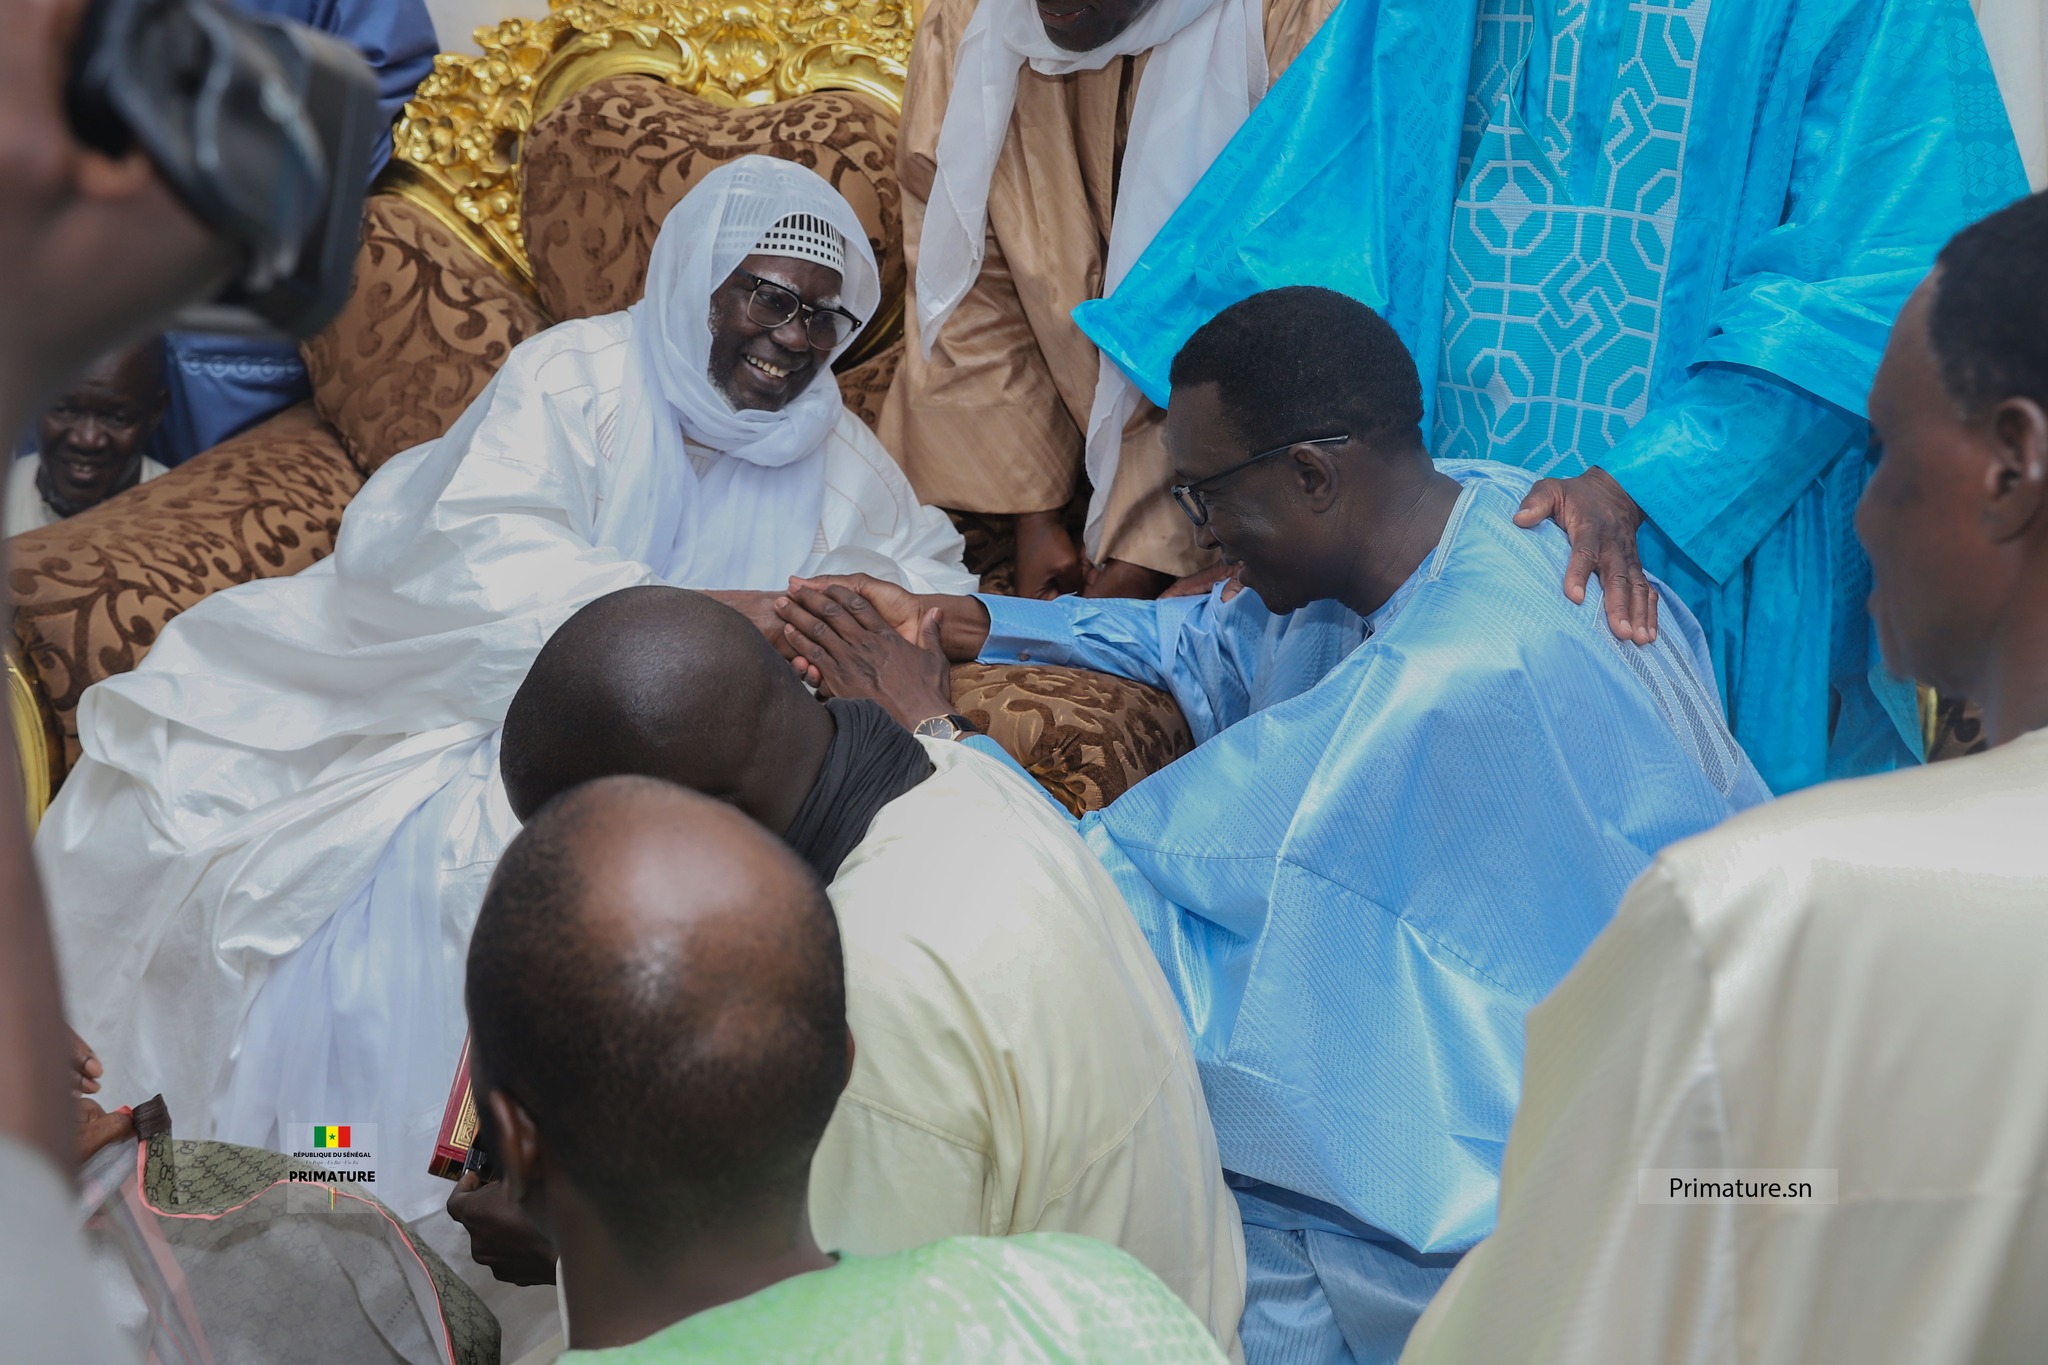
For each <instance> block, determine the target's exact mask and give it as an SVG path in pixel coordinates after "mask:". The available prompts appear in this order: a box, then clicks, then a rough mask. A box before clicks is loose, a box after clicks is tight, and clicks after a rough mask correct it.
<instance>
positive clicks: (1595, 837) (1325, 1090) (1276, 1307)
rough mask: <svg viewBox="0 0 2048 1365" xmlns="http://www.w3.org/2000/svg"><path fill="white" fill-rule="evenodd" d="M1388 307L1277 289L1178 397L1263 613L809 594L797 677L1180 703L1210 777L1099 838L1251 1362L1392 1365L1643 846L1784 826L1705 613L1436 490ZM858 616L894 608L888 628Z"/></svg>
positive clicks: (1474, 491)
mask: <svg viewBox="0 0 2048 1365" xmlns="http://www.w3.org/2000/svg"><path fill="white" fill-rule="evenodd" d="M1421 413H1422V395H1421V389H1420V385H1419V383H1418V381H1417V378H1416V372H1415V366H1414V363H1413V361H1412V360H1411V359H1410V357H1409V355H1408V352H1407V350H1406V349H1405V348H1404V347H1403V346H1402V345H1401V342H1400V340H1399V338H1398V337H1396V336H1395V335H1394V332H1393V330H1392V329H1391V328H1390V327H1388V326H1387V324H1386V322H1385V321H1384V320H1382V319H1381V318H1380V317H1379V315H1378V314H1376V313H1374V312H1373V311H1372V310H1371V309H1369V308H1367V307H1366V306H1365V305H1363V304H1360V303H1357V302H1355V301H1353V300H1351V299H1348V298H1345V297H1344V296H1342V295H1340V294H1335V293H1332V292H1331V291H1329V290H1325V289H1315V288H1293V289H1281V290H1275V291H1272V292H1270V293H1265V294H1259V295H1255V296H1253V297H1252V298H1250V299H1247V300H1245V301H1243V302H1242V303H1239V304H1236V305H1234V306H1233V307H1231V308H1228V309H1225V310H1224V311H1223V312H1222V313H1220V314H1219V315H1218V316H1217V317H1216V318H1214V319H1213V320H1212V321H1211V322H1210V323H1209V324H1208V325H1207V326H1206V327H1204V328H1203V329H1202V330H1201V331H1199V332H1197V333H1196V334H1195V336H1194V337H1193V338H1192V339H1191V340H1190V341H1189V343H1188V345H1187V346H1186V348H1184V349H1183V350H1182V351H1181V353H1180V356H1179V358H1178V359H1177V360H1176V361H1175V363H1174V367H1173V393H1172V400H1171V404H1170V407H1169V409H1168V414H1167V446H1168V449H1169V451H1170V452H1171V453H1172V457H1173V463H1174V468H1175V471H1176V474H1177V477H1178V479H1179V480H1180V482H1179V483H1178V485H1177V486H1176V487H1175V490H1174V492H1175V496H1176V497H1177V498H1178V499H1179V500H1180V501H1181V504H1182V506H1183V507H1184V508H1185V509H1186V511H1187V512H1188V514H1189V516H1190V518H1191V519H1192V520H1193V521H1194V522H1195V523H1196V524H1197V525H1198V526H1199V527H1200V528H1201V534H1202V537H1203V540H1204V541H1205V543H1207V544H1209V545H1212V546H1214V547H1217V548H1218V549H1220V550H1221V552H1222V554H1223V556H1224V558H1225V560H1226V561H1227V562H1229V563H1231V564H1232V565H1234V566H1235V570H1236V576H1237V579H1238V581H1239V582H1240V583H1241V584H1242V588H1243V590H1242V591H1240V592H1237V593H1236V594H1235V595H1234V596H1229V597H1226V593H1225V589H1224V587H1223V586H1221V585H1219V587H1218V588H1217V589H1216V590H1215V591H1214V592H1212V593H1211V594H1210V595H1209V596H1206V597H1202V598H1195V599H1172V600H1168V601H1164V602H1133V601H1116V602H1102V601H1088V600H1084V599H1080V598H1062V599H1060V600H1059V601H1056V602H1030V601H1023V600H1020V599H1014V598H972V597H967V598H942V599H941V598H928V599H922V600H919V599H913V598H912V597H911V596H910V595H909V594H907V593H902V592H900V591H894V590H891V589H889V588H888V587H887V586H886V585H875V584H869V585H865V586H864V587H863V588H862V591H863V592H865V593H868V594H870V595H871V596H870V597H869V598H868V599H866V600H864V599H863V598H861V597H860V596H857V595H856V594H855V593H854V592H853V591H852V590H851V589H850V588H849V587H848V586H847V585H846V584H843V583H841V584H833V585H831V586H830V587H829V588H828V589H823V590H821V589H820V588H818V587H816V586H805V585H792V590H791V592H790V594H789V598H788V599H787V601H786V603H785V604H784V605H783V606H782V608H781V609H782V610H783V611H784V612H785V613H786V615H787V617H788V618H789V619H790V620H791V622H792V627H791V630H792V633H791V636H790V641H791V643H792V645H793V646H795V647H797V648H798V649H799V650H800V651H802V652H804V653H805V657H804V658H803V659H801V660H800V661H799V667H801V668H805V669H806V670H808V671H809V672H811V673H812V674H813V675H815V676H818V677H819V678H820V679H821V681H822V682H824V683H825V684H826V685H827V686H828V687H829V688H830V689H831V690H832V691H833V692H834V693H835V694H837V695H841V696H845V695H875V696H878V697H880V699H881V700H883V701H884V703H885V704H886V705H888V706H889V708H890V710H891V712H892V714H894V715H896V716H897V718H898V719H899V720H907V719H912V718H913V717H912V713H913V712H918V711H926V710H929V708H930V707H931V705H932V697H933V695H935V694H934V693H933V692H932V691H931V689H932V687H933V686H934V685H935V683H934V680H935V679H936V678H941V677H943V676H944V674H943V671H942V670H940V669H937V668H935V667H933V666H932V665H935V664H936V663H937V660H936V658H935V657H934V656H933V655H932V654H930V653H928V652H924V651H914V653H915V656H916V658H917V659H925V660H930V661H931V663H930V664H927V665H923V666H922V668H921V671H920V666H918V665H916V664H915V663H914V661H908V660H905V659H904V657H903V655H904V653H905V651H909V650H910V649H911V647H910V646H909V645H907V644H906V643H905V642H904V640H903V639H902V638H900V637H899V636H898V635H897V634H896V633H895V632H894V631H892V630H891V629H890V626H891V625H896V626H898V627H899V628H900V629H905V630H909V631H911V632H912V633H913V634H914V633H916V632H918V631H919V630H920V629H921V630H922V631H923V632H924V634H925V638H927V639H930V640H933V641H934V642H935V643H940V644H943V646H944V648H945V649H946V651H947V652H948V653H950V654H951V655H952V656H953V657H955V658H960V659H967V658H974V657H977V656H978V657H980V658H982V659H986V660H1005V661H1009V660H1022V659H1032V660H1038V661H1041V662H1045V663H1061V664H1077V665H1080V666H1082V667H1085V668H1095V669H1101V670H1105V671H1108V672H1114V673H1121V674H1123V675H1125V676H1127V677H1134V678H1139V679H1143V680H1145V681H1147V682H1150V683H1152V684H1153V685H1154V686H1156V687H1163V688H1167V689H1170V690H1171V691H1172V693H1173V695H1174V696H1175V698H1176V699H1177V700H1178V701H1179V702H1180V704H1181V707H1182V709H1183V710H1184V711H1185V712H1186V713H1187V717H1188V721H1189V723H1190V725H1191V726H1192V727H1193V729H1194V731H1195V734H1196V737H1197V738H1198V739H1199V740H1200V741H1201V742H1200V743H1199V745H1198V746H1197V748H1196V749H1195V751H1194V752H1193V753H1192V754H1190V755H1188V756H1187V757H1185V758H1182V759H1180V760H1178V761H1177V762H1175V763H1173V764H1172V765H1170V766H1169V767H1167V768H1165V769H1164V770H1162V771H1160V772H1158V773H1155V774H1154V775H1153V776H1152V777H1150V778H1148V779H1147V780H1146V781H1144V782H1142V783H1140V784H1139V785H1138V786H1136V787H1134V788H1133V789H1132V790H1131V791H1129V792H1128V793H1126V794H1125V795H1124V796H1123V797H1122V798H1120V799H1119V800H1118V801H1116V802H1115V803H1114V804H1113V805H1111V806H1110V807H1109V808H1108V809H1106V810H1104V811H1101V812H1098V813H1096V814H1093V815H1091V816H1089V817H1088V818H1087V820H1086V821H1085V822H1084V825H1083V831H1084V833H1085V835H1086V837H1087V839H1088V843H1089V847H1090V848H1092V849H1093V850H1094V851H1095V853H1096V854H1097V856H1099V857H1100V858H1101V859H1102V861H1103V863H1104V865H1105V866H1106V867H1107V868H1108V869H1109V871H1110V873H1111V874H1112V875H1113V876H1114V877H1115V878H1116V882H1117V885H1118V887H1119V888H1120V889H1121V890H1122V891H1123V894H1124V898H1125V900H1126V901H1128V902H1129V903H1130V906H1131V909H1132V911H1133V912H1134V913H1135V914H1136V915H1137V918H1138V921H1139V923H1140V924H1141V925H1142V926H1143V927H1144V930H1145V933H1146V936H1147V937H1148V938H1149V939H1150V940H1151V943H1152V948H1153V951H1154V953H1155V954H1156V955H1157V956H1158V958H1159V961H1160V962H1161V964H1162V965H1164V967H1165V969H1166V972H1167V978H1168V980H1169V981H1170V982H1171V983H1172V985H1173V987H1174V991H1175V994H1176V995H1177V996H1178V997H1179V999H1180V1004H1181V1009H1182V1012H1183V1014H1184V1015H1185V1017H1186V1020H1187V1026H1188V1029H1189V1031H1190V1032H1191V1033H1192V1034H1193V1035H1194V1039H1195V1051H1196V1056H1197V1057H1198V1058H1199V1059H1200V1061H1201V1065H1202V1081H1203V1087H1204V1090H1205V1091H1206V1093H1207V1095H1208V1099H1209V1104H1210V1112H1211V1114H1212V1116H1213V1117H1214V1118H1215V1121H1216V1136H1217V1141H1218V1143H1219V1145H1220V1147H1221V1150H1222V1155H1223V1164H1224V1166H1225V1167H1226V1169H1228V1170H1229V1171H1231V1172H1232V1174H1233V1185H1234V1187H1235V1189H1236V1190H1237V1193H1238V1197H1239V1202H1240V1205H1241V1207H1242V1211H1243V1215H1244V1219H1245V1225H1246V1226H1245V1250H1246V1256H1247V1262H1248V1267H1249V1276H1250V1278H1249V1283H1248V1285H1247V1303H1246V1310H1245V1319H1244V1324H1243V1334H1244V1346H1245V1355H1246V1358H1247V1359H1248V1360H1250V1361H1251V1362H1252V1365H1262V1362H1276V1361H1286V1362H1289V1365H1295V1363H1296V1362H1309V1361H1333V1362H1340V1361H1360V1362H1365V1361H1386V1360H1391V1359H1392V1358H1393V1357H1394V1356H1395V1355H1397V1354H1398V1353H1399V1351H1400V1349H1401V1343H1402V1341H1403V1340H1404V1339H1405V1338H1406V1336H1407V1333H1408V1329H1409V1327H1410V1326H1411V1325H1412V1324H1413V1323H1414V1320H1415V1318H1416V1316H1417V1315H1418V1314H1419V1313H1420V1312H1421V1311H1422V1308H1423V1305H1424V1304H1425V1303H1426V1302H1427V1301H1428V1299H1429V1296H1430V1295H1431V1294H1432V1293H1433V1292H1434V1291H1435V1290H1436V1288H1437V1286H1438V1285H1439V1284H1440V1283H1441V1282H1442V1280H1443V1277H1444V1275H1445V1274H1446V1272H1447V1269H1448V1266H1449V1264H1450V1262H1451V1261H1453V1260H1455V1259H1456V1253H1458V1252H1460V1251H1462V1250H1464V1249H1465V1248H1466V1247H1469V1246H1470V1245H1472V1243H1473V1242H1475V1241H1477V1240H1478V1239H1479V1238H1480V1237H1481V1236H1482V1235H1484V1234H1485V1233H1486V1231H1487V1230H1488V1228H1489V1227H1490V1226H1491V1220H1492V1214H1493V1201H1494V1188H1495V1181H1496V1179H1497V1177H1498V1172H1499V1160H1500V1151H1501V1146H1502V1144H1504V1143H1505V1142H1506V1140H1507V1134H1508V1126H1509V1121H1510V1119H1511V1118H1512V1116H1513V1113H1514V1108H1515V1101H1516V1097H1517V1094H1518V1093H1519V1088H1520V1057H1521V1039H1522V1015H1523V1012H1524V1011H1525V1010H1527V1009H1528V1007H1529V1006H1531V1005H1533V1004H1535V1003H1536V1001H1538V1000H1540V999H1541V998H1542V997H1543V996H1544V995H1545V994H1546V993H1547V992H1548V991H1549V990H1550V988H1551V987H1552V986H1554V985H1555V984H1556V983H1557V981H1558V980H1559V978H1561V977H1562V976H1563V975H1564V973H1565V972H1566V971H1567V970H1568V969H1569V968H1570V966H1571V965H1572V963H1573V962H1574V961H1575V960H1577V958H1578V955H1579V953H1580V952H1581V951H1582V950H1583V949H1584V948H1585V946H1586V944H1587V943H1588V942H1590V941H1591V940H1592V938H1593V936H1594V935H1595V934H1596V933H1598V932H1599V930H1600V928H1601V926H1603V925H1604V924H1606V922H1607V919H1608V917H1609V916H1610V915H1611V914H1612V913H1613V911H1614V907H1615V905H1616V903H1617V902H1619V901H1620V899H1621V895H1622V892H1623V891H1624V890H1625V889H1626V887H1627V886H1628V883H1629V881H1630V880H1631V879H1632V878H1633V877H1634V876H1635V875H1636V873H1637V872H1639V871H1641V870H1642V868H1643V866H1644V865H1645V864H1646V863H1647V862H1648V861H1649V860H1650V858H1651V857H1652V856H1653V855H1654V854H1655V853H1656V852H1657V850H1658V849H1660V848H1662V847H1663V846H1664V845H1666V844H1668V843H1670V842H1671V841H1672V840H1674V839H1679V838H1683V837H1684V836H1686V835H1689V834H1696V833H1698V832H1699V831H1701V830H1703V829H1707V828H1709V827H1711V826H1713V825H1715V824H1718V823H1719V822H1720V821H1721V820H1722V819H1724V818H1725V817H1726V816H1727V815H1728V814H1729V813H1730V812H1732V811H1736V810H1740V809H1742V808H1743V807H1745V806H1748V805H1751V804H1753V803H1755V802H1757V801H1760V800H1763V799H1764V798H1765V795H1766V793H1765V789H1764V787H1763V784H1762V781H1761V779H1760V778H1759V777H1758V776H1757V773H1756V771H1755V769H1753V768H1752V767H1751V766H1750V764H1749V762H1748V760H1747V759H1746V758H1745V757H1744V756H1743V754H1742V751H1741V749H1740V748H1739V747H1737V745H1736V744H1735V742H1734V740H1733V739H1732V738H1731V737H1730V736H1729V734H1728V731H1727V728H1726V727H1725V726H1724V725H1723V724H1722V723H1721V720H1720V715H1721V711H1720V703H1719V698H1718V697H1717V696H1716V695H1715V691H1714V684H1713V674H1712V672H1711V670H1710V669H1709V668H1708V666H1707V663H1706V660H1705V648H1704V644H1703V642H1702V641H1701V639H1700V637H1699V632H1698V630H1697V628H1696V627H1695V626H1694V624H1693V622H1692V619H1691V617H1690V615H1689V614H1688V613H1687V612H1686V611H1685V609H1684V608H1683V607H1682V606H1680V605H1678V604H1677V603H1675V602H1672V601H1670V600H1669V599H1666V601H1665V602H1664V611H1665V612H1666V618H1665V628H1664V629H1663V630H1662V631H1660V632H1659V634H1658V637H1657V639H1656V640H1655V642H1653V643H1651V644H1648V645H1636V644H1634V643H1630V642H1623V641H1620V640H1617V639H1616V638H1614V636H1613V634H1612V632H1611V631H1610V629H1609V628H1608V625H1607V622H1606V619H1605V614H1604V611H1603V603H1602V602H1601V601H1600V600H1598V598H1597V595H1596V596H1591V597H1588V599H1587V600H1586V601H1585V602H1583V603H1580V604H1577V605H1574V604H1573V603H1571V602H1570V601H1568V600H1567V599H1566V598H1565V597H1564V595H1563V594H1561V593H1559V592H1558V590H1557V582H1558V578H1559V576H1560V575H1561V574H1562V572H1563V569H1564V563H1565V560H1566V558H1567V557H1568V555H1569V554H1570V553H1571V550H1570V546H1569V544H1568V543H1567V541H1566V538H1565V536H1564V534H1563V532H1561V531H1559V530H1557V529H1556V528H1555V527H1549V526H1546V527H1544V528H1541V529H1540V530H1537V531H1533V532H1532V531H1523V530H1521V529H1519V528H1518V527H1517V526H1516V525H1515V524H1514V520H1513V518H1514V514H1515V511H1516V509H1517V508H1518V507H1519V506H1520V504H1521V500H1522V498H1523V496H1524V495H1525V494H1526V493H1527V492H1528V489H1529V485H1530V483H1531V481H1532V479H1533V477H1534V476H1533V475H1529V474H1525V473H1522V472H1521V471H1518V470H1513V469H1509V468H1507V467H1505V466H1501V465H1495V464H1485V463H1477V462H1473V463H1457V464H1447V465H1445V466H1444V467H1442V468H1438V467H1436V466H1434V465H1432V463H1431V461H1430V458H1429V455H1428V453H1427V451H1426V450H1425V449H1424V447H1423V444H1422V436H1421V432H1420V430H1419V429H1418V422H1419V420H1420V417H1421ZM870 602H871V603H872V605H870Z"/></svg>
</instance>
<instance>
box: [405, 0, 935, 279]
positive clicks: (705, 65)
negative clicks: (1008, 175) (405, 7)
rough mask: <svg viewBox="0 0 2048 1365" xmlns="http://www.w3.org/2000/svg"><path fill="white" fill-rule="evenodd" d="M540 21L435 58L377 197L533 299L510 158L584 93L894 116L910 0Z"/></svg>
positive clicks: (643, 1)
mask: <svg viewBox="0 0 2048 1365" xmlns="http://www.w3.org/2000/svg"><path fill="white" fill-rule="evenodd" d="M551 4H552V8H551V10H550V12H549V13H548V14H547V16H546V17H545V18H540V19H507V20H504V21H503V22H501V23H499V24H498V25H497V26H496V27H494V28H480V29H478V30H477V31H476V41H477V45H478V46H479V47H481V48H482V49H483V53H482V55H481V56H474V57H472V56H464V55H461V54H456V53H443V54H442V55H441V56H439V57H437V58H435V59H434V71H433V74H432V75H430V76H428V77H427V78H426V80H424V81H422V82H421V83H420V88H419V91H418V93H417V94H416V95H415V96H414V97H413V99H412V100H411V101H410V102H408V103H407V104H406V106H405V114H404V116H403V117H402V118H400V119H399V121H398V124H397V127H396V128H394V129H393V130H392V158H391V164H390V166H389V167H388V168H387V169H386V170H385V172H384V176H383V178H382V180H381V181H380V182H379V188H381V189H385V190H389V191H391V192H393V193H396V194H400V195H402V196H404V197H405V198H407V199H409V200H411V201H412V202H413V203H415V204H418V205H419V206H420V207H422V208H424V209H426V210H427V211H428V212H430V213H432V214H433V215H434V216H435V217H436V218H438V219H440V221H442V222H443V223H445V224H447V225H448V227H449V228H451V229H452V230H453V231H454V232H455V233H456V234H457V235H458V236H459V237H460V238H461V239H462V240H463V241H466V242H468V243H469V244H470V245H471V246H473V247H475V248H476V249H477V250H478V251H479V252H481V253H483V255H484V256H485V257H486V258H487V259H489V260H490V261H492V262H493V263H494V264H495V265H497V266H498V268H499V269H501V270H503V271H504V272H505V273H506V274H507V275H508V276H509V277H511V278H512V279H513V280H514V281H515V282H517V283H519V284H521V285H524V286H525V287H527V288H528V289H529V290H530V289H531V288H532V285H533V272H532V268H531V267H530V265H529V264H528V262H527V258H526V244H525V242H524V240H523V239H522V237H521V235H520V228H519V177H518V162H519V146H520V142H521V140H522V139H523V138H524V137H525V136H526V133H527V130H528V129H530V128H531V127H532V126H533V122H534V120H535V119H537V118H539V117H540V116H541V115H542V114H545V113H546V112H547V111H548V110H549V109H552V108H553V107H554V106H555V105H557V104H559V103H561V102H562V101H563V100H564V99H566V98H568V97H569V96H570V95H572V94H574V93H575V92H576V91H578V90H581V89H582V88H584V87H585V86H587V85H590V84H592V83H594V82H597V81H600V80H604V79H606V78H607V77H610V76H618V75H627V74H632V75H645V76H654V77H658V78H660V79H662V80H665V81H667V82H668V83H669V84H671V85H674V86H678V87H680V88H682V89H685V90H688V91H690V92H691V93H692V94H695V95H697V96H699V97H700V98H702V99H707V100H711V101H714V102H716V103H720V104H729V105H735V106H738V105H756V104H774V103H776V102H778V101H781V100H786V99H794V98H796V97H797V96H799V95H806V94H809V93H811V92H812V91H817V90H851V91H854V92H857V93H859V94H863V95H866V96H868V97H870V98H872V99H874V100H876V101H877V102H879V103H880V104H882V105H883V106H884V107H885V108H888V109H890V110H894V111H900V110H901V109H902V107H903V77H904V69H905V63H907V62H908V61H909V59H910V39H911V34H912V32H913V31H914V30H915V28H916V15H915V11H914V10H913V8H912V3H911V0H794V2H793V3H774V0H729V2H728V3H689V2H688V0H551Z"/></svg>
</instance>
